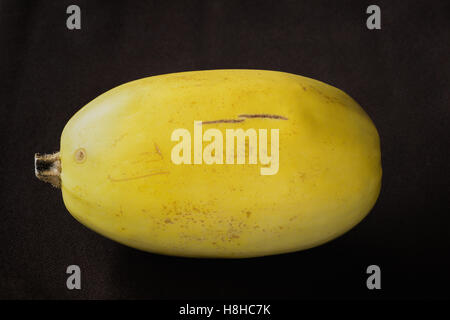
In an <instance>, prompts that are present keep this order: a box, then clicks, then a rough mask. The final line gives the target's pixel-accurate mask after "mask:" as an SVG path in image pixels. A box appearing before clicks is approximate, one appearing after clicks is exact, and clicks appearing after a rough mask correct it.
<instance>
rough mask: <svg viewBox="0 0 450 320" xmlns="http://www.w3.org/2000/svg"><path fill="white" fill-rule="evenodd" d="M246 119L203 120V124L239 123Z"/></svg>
mask: <svg viewBox="0 0 450 320" xmlns="http://www.w3.org/2000/svg"><path fill="white" fill-rule="evenodd" d="M244 121H245V119H221V120H211V121H202V125H203V124H213V123H238V122H244Z"/></svg>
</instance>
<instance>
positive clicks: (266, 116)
mask: <svg viewBox="0 0 450 320" xmlns="http://www.w3.org/2000/svg"><path fill="white" fill-rule="evenodd" d="M239 118H250V119H254V118H262V119H278V120H288V118H286V117H283V116H279V115H276V114H240V115H239Z"/></svg>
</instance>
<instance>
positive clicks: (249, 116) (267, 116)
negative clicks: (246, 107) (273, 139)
mask: <svg viewBox="0 0 450 320" xmlns="http://www.w3.org/2000/svg"><path fill="white" fill-rule="evenodd" d="M238 118H245V119H255V118H262V119H276V120H289V119H288V118H286V117H283V116H279V115H276V114H240V115H239V116H238ZM245 119H220V120H211V121H202V123H201V124H202V125H203V124H213V123H239V122H244V121H245Z"/></svg>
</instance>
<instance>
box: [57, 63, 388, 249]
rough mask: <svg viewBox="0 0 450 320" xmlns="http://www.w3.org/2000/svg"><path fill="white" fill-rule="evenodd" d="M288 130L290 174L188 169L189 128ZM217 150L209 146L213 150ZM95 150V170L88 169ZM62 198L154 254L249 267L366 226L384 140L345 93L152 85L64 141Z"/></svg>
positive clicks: (154, 80) (235, 77) (215, 76)
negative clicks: (184, 145) (184, 133)
mask: <svg viewBox="0 0 450 320" xmlns="http://www.w3.org/2000/svg"><path fill="white" fill-rule="evenodd" d="M243 114H251V115H279V116H282V117H284V118H286V119H287V120H282V119H271V118H262V117H261V118H247V119H245V121H242V122H236V123H211V124H205V125H203V132H205V130H207V129H209V128H215V129H219V130H221V131H222V132H223V136H224V137H225V130H226V129H236V128H242V129H243V130H247V129H250V128H254V129H256V130H257V129H260V128H262V129H267V130H268V131H270V130H271V129H279V141H280V143H279V156H280V160H279V170H278V172H277V173H276V174H274V175H261V174H260V168H261V164H259V163H258V164H256V165H255V164H248V163H247V162H246V164H234V165H231V164H212V165H207V164H201V165H193V164H191V165H187V164H181V165H176V164H174V163H173V162H172V161H171V150H172V148H173V147H174V145H175V144H176V142H174V141H171V134H172V132H173V131H174V130H176V129H177V128H186V129H188V130H190V131H191V132H193V123H194V121H195V120H201V121H205V122H206V121H215V120H219V119H239V115H243ZM206 145H207V143H206V144H204V145H203V146H204V147H205V146H206ZM80 150H84V152H85V155H84V157H83V159H81V161H80V158H79V153H80ZM60 157H61V168H62V170H61V189H62V194H63V199H64V203H65V205H66V207H67V209H68V210H69V212H70V213H71V214H72V215H73V216H74V217H75V218H76V219H77V220H78V221H80V222H81V223H82V224H84V225H86V226H87V227H88V228H90V229H92V230H94V231H96V232H98V233H100V234H102V235H104V236H106V237H108V238H110V239H113V240H115V241H117V242H120V243H122V244H125V245H128V246H131V247H134V248H137V249H140V250H144V251H149V252H154V253H160V254H166V255H176V256H186V257H208V258H247V257H257V256H265V255H271V254H280V253H286V252H293V251H298V250H303V249H308V248H311V247H315V246H318V245H320V244H323V243H325V242H327V241H330V240H332V239H334V238H336V237H338V236H340V235H342V234H343V233H345V232H346V231H348V230H349V229H351V228H352V227H354V226H355V225H356V224H357V223H359V222H360V221H361V220H362V219H363V218H364V217H365V216H366V215H367V214H368V212H369V211H370V209H371V208H372V207H373V205H374V204H375V202H376V199H377V197H378V195H379V192H380V188H381V175H382V170H381V153H380V142H379V136H378V132H377V130H376V128H375V126H374V124H373V123H372V121H371V120H370V118H369V117H368V116H367V114H366V113H365V112H364V111H363V109H362V108H361V107H360V106H359V105H358V104H357V103H356V102H355V101H354V100H353V99H352V98H350V97H349V96H348V95H347V94H345V93H344V92H343V91H341V90H339V89H337V88H334V87H332V86H330V85H327V84H325V83H322V82H319V81H317V80H313V79H309V78H305V77H302V76H297V75H293V74H288V73H282V72H276V71H263V70H208V71H194V72H183V73H175V74H167V75H161V76H155V77H149V78H144V79H140V80H136V81H133V82H129V83H126V84H124V85H121V86H119V87H116V88H114V89H112V90H110V91H108V92H106V93H104V94H102V95H100V96H99V97H97V98H96V99H94V100H93V101H92V102H90V103H89V104H87V105H86V106H85V107H83V108H82V109H81V110H80V111H79V112H77V113H76V114H75V115H74V116H73V117H72V119H70V121H69V122H68V123H67V125H66V127H65V128H64V130H63V133H62V137H61V150H60Z"/></svg>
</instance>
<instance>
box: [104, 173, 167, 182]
mask: <svg viewBox="0 0 450 320" xmlns="http://www.w3.org/2000/svg"><path fill="white" fill-rule="evenodd" d="M160 174H169V172H168V171H158V172H152V173H149V174H144V175H142V176H137V177H130V178H122V179H115V178H111V176H110V175H108V179H109V180H111V181H112V182H123V181H130V180H136V179H142V178H147V177H151V176H156V175H160Z"/></svg>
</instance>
